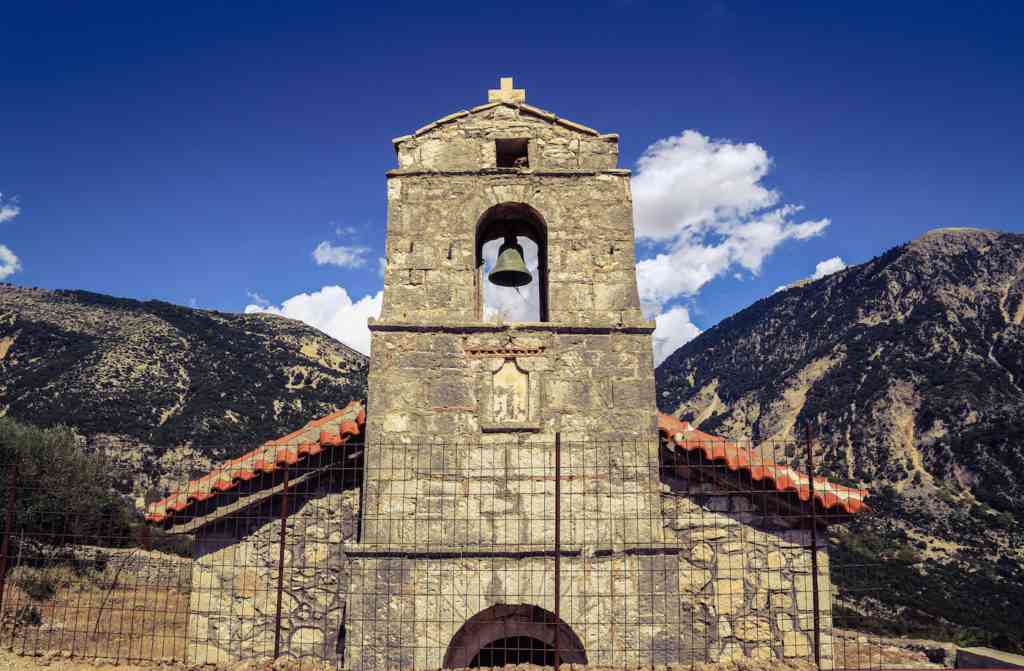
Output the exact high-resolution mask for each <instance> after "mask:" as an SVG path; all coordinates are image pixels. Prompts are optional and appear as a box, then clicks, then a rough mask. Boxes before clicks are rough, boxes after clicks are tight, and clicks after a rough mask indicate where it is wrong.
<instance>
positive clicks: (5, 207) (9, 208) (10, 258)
mask: <svg viewBox="0 0 1024 671" xmlns="http://www.w3.org/2000/svg"><path fill="white" fill-rule="evenodd" d="M19 214H21V208H20V207H19V206H18V204H17V202H15V201H14V200H12V199H7V200H6V201H5V200H4V194H2V193H0V224H2V223H4V222H7V221H11V220H12V219H14V218H15V217H17V216H18V215H19ZM19 270H21V259H19V258H18V256H17V254H15V253H14V252H13V251H11V248H10V247H8V246H7V245H0V280H4V279H7V278H8V277H10V276H11V275H13V274H14V273H16V272H18V271H19Z"/></svg>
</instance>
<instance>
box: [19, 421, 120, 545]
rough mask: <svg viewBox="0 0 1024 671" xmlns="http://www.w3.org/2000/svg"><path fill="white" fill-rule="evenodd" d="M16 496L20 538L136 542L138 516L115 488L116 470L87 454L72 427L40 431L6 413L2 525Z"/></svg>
mask: <svg viewBox="0 0 1024 671" xmlns="http://www.w3.org/2000/svg"><path fill="white" fill-rule="evenodd" d="M12 477H13V478H14V484H15V487H16V488H15V490H14V493H13V497H12V495H11V491H10V487H11V484H12ZM12 498H13V500H14V509H13V511H12V512H13V516H12V523H13V525H12V535H13V536H15V537H18V536H23V537H25V538H28V539H31V540H34V541H38V542H41V543H44V544H48V545H63V544H67V543H83V544H90V545H110V546H112V547H123V546H127V545H131V544H133V543H132V537H133V535H134V530H133V522H135V521H136V520H133V511H132V509H131V507H130V506H129V505H128V503H127V502H126V501H125V500H124V499H123V498H122V497H121V496H120V495H118V494H117V493H116V491H115V490H114V479H113V474H112V472H111V469H109V468H108V467H107V465H106V464H105V462H104V460H103V459H102V458H100V457H98V456H96V455H90V454H87V453H85V452H83V451H82V450H81V449H80V448H79V447H78V446H77V445H76V444H75V438H74V435H73V434H72V433H71V431H70V430H68V429H67V428H66V427H61V426H58V427H54V428H50V429H39V428H36V427H33V426H28V425H24V424H21V423H19V422H16V421H14V420H12V419H10V418H7V417H0V524H4V523H5V521H6V515H7V508H8V504H9V501H11V500H12Z"/></svg>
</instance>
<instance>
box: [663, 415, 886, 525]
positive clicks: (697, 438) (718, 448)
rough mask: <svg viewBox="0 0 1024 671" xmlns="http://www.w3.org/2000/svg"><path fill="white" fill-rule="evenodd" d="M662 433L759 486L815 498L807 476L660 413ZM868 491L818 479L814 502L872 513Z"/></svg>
mask: <svg viewBox="0 0 1024 671" xmlns="http://www.w3.org/2000/svg"><path fill="white" fill-rule="evenodd" d="M658 430H659V432H660V433H661V435H662V437H663V438H665V439H666V440H668V441H669V442H670V443H672V444H673V445H674V446H676V447H678V448H682V449H684V450H686V451H687V452H693V451H696V450H700V451H701V452H702V453H703V455H704V458H705V459H707V460H708V461H722V462H725V466H726V467H727V468H728V469H729V470H730V471H739V470H743V471H745V472H749V473H750V477H751V479H753V480H756V481H758V482H761V481H764V480H770V481H771V482H772V484H773V486H774V488H775V490H776V491H779V492H792V493H794V494H796V495H797V496H798V497H799V498H800V500H801V501H808V500H810V498H811V489H810V478H808V477H807V475H806V474H804V473H800V472H799V471H797V470H795V469H793V468H790V467H789V466H785V465H781V464H773V463H771V462H767V461H764V460H763V459H762V458H761V456H760V455H759V454H758V453H757V452H756V451H754V450H748V449H746V448H743V447H740V446H738V445H736V444H734V443H730V442H729V441H727V440H726V439H724V438H721V437H719V436H712V435H711V434H708V433H704V432H703V431H698V430H697V429H695V428H693V427H692V426H690V423H689V422H684V421H680V420H678V419H676V418H675V417H672V416H671V415H665V414H663V413H660V412H659V413H658ZM867 495H868V490H866V489H857V488H854V487H846V486H843V485H839V484H836V483H834V482H831V481H829V480H828V479H826V478H822V477H816V478H814V498H815V499H816V500H817V501H818V503H820V504H821V506H822V507H823V508H824V509H825V510H832V509H834V508H838V510H837V512H838V511H839V510H841V511H842V512H844V513H846V514H850V515H853V514H856V513H858V512H861V511H866V510H868V507H867V505H866V504H865V503H864V499H865V498H866V497H867Z"/></svg>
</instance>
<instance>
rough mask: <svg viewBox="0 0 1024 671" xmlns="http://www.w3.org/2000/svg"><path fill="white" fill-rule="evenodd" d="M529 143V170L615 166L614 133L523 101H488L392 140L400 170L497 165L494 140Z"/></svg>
mask: <svg viewBox="0 0 1024 671" xmlns="http://www.w3.org/2000/svg"><path fill="white" fill-rule="evenodd" d="M513 138H514V139H524V140H528V141H529V143H530V161H529V167H530V168H531V169H534V170H536V169H542V170H543V169H555V170H566V169H570V170H572V169H581V168H583V169H590V170H592V169H613V168H615V167H616V165H617V163H618V139H619V136H618V135H616V134H604V135H603V134H601V133H599V132H598V131H596V130H594V129H593V128H590V127H588V126H584V125H583V124H579V123H576V122H574V121H570V120H568V119H563V118H561V117H559V116H557V115H556V114H554V113H552V112H548V111H546V110H542V109H540V108H538V107H534V106H532V105H527V104H526V103H512V102H506V101H496V102H490V103H487V104H484V105H480V106H478V107H474V108H472V109H469V110H461V111H459V112H455V113H454V114H449V115H448V116H446V117H443V118H441V119H438V120H437V121H434V122H432V123H429V124H427V125H425V126H423V127H422V128H419V129H418V130H416V132H415V133H412V134H411V135H403V136H402V137H399V138H395V139H394V140H392V142H393V143H394V145H395V151H396V153H397V155H398V164H399V169H401V170H425V171H453V170H455V171H464V170H481V169H489V168H495V167H497V166H496V164H495V155H494V142H495V140H498V139H513Z"/></svg>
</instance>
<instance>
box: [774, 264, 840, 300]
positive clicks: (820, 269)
mask: <svg viewBox="0 0 1024 671" xmlns="http://www.w3.org/2000/svg"><path fill="white" fill-rule="evenodd" d="M844 268H846V262H845V261H843V260H842V259H841V258H840V257H838V256H833V257H832V258H831V259H825V260H824V261H819V262H818V265H816V266H814V274H813V275H811V276H810V277H805V278H804V279H802V280H797V281H796V282H793V283H792V284H783V285H782V286H781V287H776V289H775V291H773V292H772V293H776V294H777V293H779V292H780V291H785V290H786V289H789V288H792V287H795V286H799V285H801V284H804V283H806V282H813V281H814V280H820V279H821V278H822V277H825V276H826V275H832V274H833V273H838V272H839V271H840V270H843V269H844Z"/></svg>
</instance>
